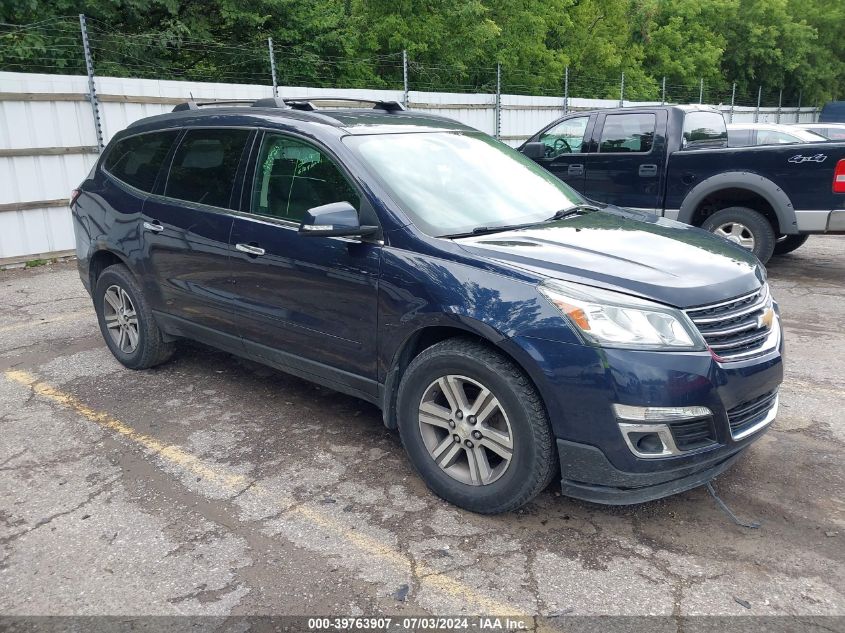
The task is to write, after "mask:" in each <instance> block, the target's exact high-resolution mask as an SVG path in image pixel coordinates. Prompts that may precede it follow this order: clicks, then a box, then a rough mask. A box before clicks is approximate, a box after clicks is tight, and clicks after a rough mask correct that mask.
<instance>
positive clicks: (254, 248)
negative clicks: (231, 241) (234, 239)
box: [235, 244, 264, 257]
mask: <svg viewBox="0 0 845 633" xmlns="http://www.w3.org/2000/svg"><path fill="white" fill-rule="evenodd" d="M235 250H237V251H240V252H241V253H246V254H247V255H250V256H252V257H260V256H261V255H263V254H264V249H263V248H261V247H260V246H258V245H257V244H235Z"/></svg>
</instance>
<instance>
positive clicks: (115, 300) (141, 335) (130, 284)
mask: <svg viewBox="0 0 845 633" xmlns="http://www.w3.org/2000/svg"><path fill="white" fill-rule="evenodd" d="M94 307H95V308H96V310H97V320H98V321H99V323H100V332H102V334H103V339H105V341H106V345H108V346H109V349H110V350H111V353H112V354H114V357H115V358H116V359H117V360H119V361H120V362H121V363H122V364H123V365H125V366H126V367H128V368H129V369H148V368H149V367H153V366H155V365H159V364H161V363H163V362H164V361H166V360H168V359H169V358H170V357H171V356H172V354H173V343H168V342H165V341H164V338H163V336H162V333H161V330H159V328H158V325H157V324H156V322H155V319H153V314H152V311H151V310H150V307H149V305H147V301H146V299H145V298H144V295H143V294H142V292H141V288H140V287H139V286H138V282H137V281H135V277H133V276H132V273H131V272H129V269H128V268H126V266H124V265H122V264H115V265H114V266H109V267H108V268H106V269H105V270H104V271H103V272H102V273H101V274H100V276H99V278H98V279H97V284H96V286H95V289H94Z"/></svg>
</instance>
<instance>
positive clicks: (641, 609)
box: [0, 237, 845, 630]
mask: <svg viewBox="0 0 845 633" xmlns="http://www.w3.org/2000/svg"><path fill="white" fill-rule="evenodd" d="M769 275H770V280H771V283H772V287H773V292H774V295H775V298H776V299H777V300H778V301H779V302H780V305H781V310H782V314H783V322H784V325H785V329H786V340H787V365H786V380H785V383H784V385H783V387H782V392H781V393H782V396H781V410H780V415H779V417H778V419H777V420H776V421H775V423H774V425H773V427H772V429H771V430H770V431H769V433H767V435H766V436H765V437H764V438H762V439H761V440H760V441H758V442H757V443H756V444H754V445H753V446H752V448H751V449H750V451H749V452H748V453H747V454H746V455H745V456H744V457H743V458H742V459H741V460H740V461H739V462H738V463H737V464H736V465H735V466H734V467H733V468H731V469H730V470H729V471H728V472H727V473H725V474H724V475H722V476H720V477H719V478H718V479H717V480H716V481H715V484H714V486H715V489H716V491H717V493H718V494H719V495H720V497H721V498H722V499H723V500H724V501H725V502H726V503H727V504H728V505H729V506H730V507H731V508H732V509H733V510H734V511H735V512H736V513H737V514H738V515H740V516H741V517H742V518H744V519H747V520H756V521H760V522H761V523H762V527H761V528H760V529H757V530H751V529H747V528H743V527H739V526H737V525H734V524H733V523H731V521H730V520H729V519H728V517H727V516H726V515H725V514H724V513H723V512H722V511H721V510H720V509H719V508H718V507H717V505H716V503H715V502H714V500H713V499H712V498H711V497H710V496H709V494H708V493H707V491H706V489H704V488H698V489H695V490H691V491H689V492H686V493H683V494H681V495H677V496H675V497H671V498H669V499H664V500H660V501H656V502H651V503H647V504H642V505H637V506H629V507H603V506H598V505H592V504H589V503H584V502H579V501H574V500H569V499H566V498H563V497H561V496H560V495H559V493H558V492H557V488H556V486H555V485H554V484H553V486H552V487H551V488H549V489H548V490H547V491H545V492H544V493H543V494H541V495H540V496H539V497H538V499H537V500H536V501H534V502H533V503H531V504H530V505H529V506H527V507H526V508H525V509H523V510H522V511H519V512H516V513H512V514H508V515H503V516H497V517H485V516H477V515H473V514H470V513H467V512H464V511H461V510H458V509H457V508H454V507H452V506H449V505H448V504H446V503H445V502H443V501H440V500H439V499H437V498H436V497H434V496H433V495H432V494H431V493H429V492H428V491H427V489H426V488H425V486H424V485H423V484H422V482H421V481H420V480H419V479H418V478H417V477H416V475H415V474H414V473H413V471H412V469H411V467H410V465H409V464H408V462H407V461H406V460H405V457H404V453H403V451H402V447H401V445H400V442H399V439H398V437H397V436H396V435H395V434H393V433H391V432H389V431H387V430H386V429H385V428H384V427H383V425H382V422H381V416H380V414H379V412H378V411H377V410H376V409H375V408H374V407H372V406H371V405H369V404H366V403H364V402H362V401H359V400H356V399H354V398H351V397H347V396H344V395H341V394H338V393H335V392H333V391H331V390H328V389H325V388H322V387H318V386H314V385H311V384H309V383H307V382H304V381H302V380H299V379H297V378H294V377H291V376H287V375H285V374H282V373H279V372H276V371H274V370H272V369H269V368H266V367H262V366H260V365H257V364H254V363H251V362H247V361H243V360H240V359H237V358H235V357H233V356H230V355H228V354H225V353H222V352H218V351H215V350H212V349H209V348H205V347H202V346H200V345H195V344H189V343H186V344H183V345H181V347H180V351H179V352H178V353H177V355H176V357H175V358H174V360H173V361H171V362H170V363H167V364H165V365H163V366H161V367H158V368H156V369H153V370H148V371H143V372H133V371H130V370H127V369H124V368H123V367H122V366H121V365H119V364H118V363H117V361H116V360H114V359H113V357H112V356H111V354H110V353H109V352H108V350H107V348H106V346H105V344H104V343H103V341H102V339H101V337H100V333H99V330H98V328H97V324H96V319H95V316H94V312H93V308H92V307H91V304H90V299H89V298H88V296H87V294H86V293H85V291H84V290H83V288H82V285H81V283H80V282H79V279H78V276H77V273H76V268H75V263H73V262H69V263H63V264H55V265H51V266H45V267H41V268H35V269H27V270H11V271H0V297H2V301H0V372H1V373H0V428H2V430H3V432H2V434H0V585H2V586H3V587H4V590H3V591H1V592H0V613H2V614H3V615H105V614H108V615H203V616H204V615H217V616H231V615H245V614H247V615H271V614H297V615H314V614H322V615H326V614H333V615H350V616H352V615H367V616H372V615H378V614H391V615H408V614H450V615H459V614H479V613H485V614H486V613H496V612H498V613H510V614H514V615H516V614H524V615H528V616H537V617H536V618H535V619H533V620H531V622H532V626H535V627H536V628H537V629H538V630H543V629H554V627H555V626H556V625H555V622H556V621H557V620H558V618H559V616H561V615H562V614H567V615H569V614H571V615H574V616H577V615H600V614H601V615H615V614H620V615H663V616H668V617H669V618H670V620H669V621H670V622H672V620H671V618H673V617H677V616H686V615H749V614H751V615H799V616H814V615H840V616H845V565H843V561H845V474H844V473H845V469H844V468H843V447H844V446H845V421H843V418H842V410H843V408H842V401H843V394H845V359H843V356H842V350H843V349H845V309H843V301H845V238H841V237H839V238H837V237H813V238H811V239H810V240H809V242H808V243H807V245H806V246H805V247H803V248H801V249H800V250H798V251H796V252H795V253H793V254H792V255H789V256H785V257H781V258H776V259H773V260H772V262H771V263H770V266H769ZM840 623H841V622H840ZM681 628H682V627H681V626H680V624H679V625H678V626H677V627H671V626H670V627H669V628H668V629H667V630H679V629H681Z"/></svg>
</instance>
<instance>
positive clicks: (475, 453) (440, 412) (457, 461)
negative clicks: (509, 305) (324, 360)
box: [397, 339, 558, 514]
mask: <svg viewBox="0 0 845 633" xmlns="http://www.w3.org/2000/svg"><path fill="white" fill-rule="evenodd" d="M464 409H466V410H464ZM397 411H398V413H399V416H398V417H399V434H400V436H401V438H402V443H403V445H404V446H405V450H406V452H407V453H408V457H409V459H410V461H411V464H412V465H413V466H414V468H415V469H416V471H417V473H419V475H420V477H422V479H423V481H425V483H426V485H427V486H428V487H429V488H430V489H431V490H432V491H433V492H434V493H435V494H437V495H438V496H440V497H441V498H443V499H445V500H446V501H448V502H450V503H453V504H455V505H456V506H459V507H461V508H465V509H467V510H470V511H472V512H478V513H481V514H498V513H501V512H507V511H510V510H515V509H516V508H519V507H520V506H522V505H524V504H526V503H528V501H530V500H531V499H533V498H534V497H535V496H536V495H537V494H538V493H539V492H540V491H542V490H543V489H544V488H545V487H546V486H548V485H549V483H550V482H551V480H552V479H553V477H554V476H555V474H556V473H557V471H558V467H557V451H556V449H555V442H554V437H553V435H552V431H551V427H550V425H549V420H548V416H547V414H546V410H545V407H544V406H543V403H542V401H541V399H540V395H539V394H538V393H537V390H536V388H535V387H534V385H533V383H532V382H531V380H530V378H528V376H526V375H525V373H524V372H523V371H522V370H521V369H520V368H518V367H517V366H516V365H514V364H513V362H511V361H510V360H509V359H508V358H506V357H505V356H504V355H502V354H501V353H499V352H497V351H495V350H493V349H491V348H489V347H487V346H485V345H482V344H480V343H476V342H473V341H469V340H464V339H449V340H446V341H443V342H441V343H437V344H436V345H433V346H432V347H429V348H428V349H426V350H424V351H423V352H422V353H421V354H420V355H419V356H417V357H416V358H415V359H414V360H413V361H412V362H411V364H410V365H409V366H408V369H407V370H406V371H405V373H404V375H403V377H402V381H401V383H400V385H399V394H398V402H397Z"/></svg>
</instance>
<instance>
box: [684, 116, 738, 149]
mask: <svg viewBox="0 0 845 633" xmlns="http://www.w3.org/2000/svg"><path fill="white" fill-rule="evenodd" d="M727 140H728V129H727V127H725V119H724V117H723V116H722V115H721V114H720V113H719V112H689V113H687V115H686V116H685V117H684V141H686V144H687V145H723V146H724V145H725V144H726V143H727Z"/></svg>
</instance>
